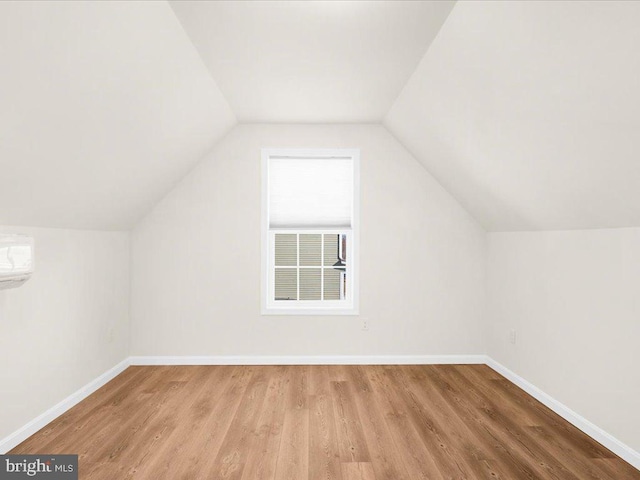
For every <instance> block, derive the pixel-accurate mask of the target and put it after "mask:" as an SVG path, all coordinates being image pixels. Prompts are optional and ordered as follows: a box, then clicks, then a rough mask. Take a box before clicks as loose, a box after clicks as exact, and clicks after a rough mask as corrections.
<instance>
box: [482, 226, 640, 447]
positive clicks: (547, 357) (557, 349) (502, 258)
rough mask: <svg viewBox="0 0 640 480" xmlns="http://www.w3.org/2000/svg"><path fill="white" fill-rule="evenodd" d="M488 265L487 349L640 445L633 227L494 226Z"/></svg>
mask: <svg viewBox="0 0 640 480" xmlns="http://www.w3.org/2000/svg"><path fill="white" fill-rule="evenodd" d="M487 272H488V273H487V276H488V284H487V289H488V290H487V293H488V300H487V302H488V305H487V313H488V315H487V320H488V325H487V327H488V338H487V342H488V353H489V355H490V356H491V357H493V358H494V359H495V360H497V361H498V362H500V363H502V364H503V365H505V366H506V367H508V368H509V369H511V370H513V371H514V372H515V373H517V374H518V375H520V376H522V377H524V378H525V379H526V380H528V381H529V382H531V383H533V384H534V385H536V386H537V387H539V388H541V389H542V390H543V391H545V392H546V393H548V394H550V395H551V396H553V397H554V398H555V399H557V400H559V401H560V402H562V403H564V404H565V405H567V406H568V407H569V408H571V409H573V410H574V411H576V412H577V413H578V414H580V415H582V416H583V417H585V418H587V419H588V420H590V421H591V422H593V423H594V424H596V425H597V426H599V427H600V428H602V429H604V430H605V431H607V432H608V433H610V434H612V435H613V436H614V437H616V438H618V439H619V440H620V441H622V442H624V443H626V444H627V445H629V446H630V447H631V448H634V449H635V450H636V451H640V409H639V408H638V400H639V399H640V348H639V346H638V341H639V340H640V229H638V228H632V229H615V230H614V229H612V230H583V231H560V232H534V233H492V234H489V235H488V264H487ZM512 328H513V329H516V331H517V342H516V344H515V345H513V344H510V343H509V341H508V332H509V329H512Z"/></svg>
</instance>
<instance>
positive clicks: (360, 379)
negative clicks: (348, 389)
mask: <svg viewBox="0 0 640 480" xmlns="http://www.w3.org/2000/svg"><path fill="white" fill-rule="evenodd" d="M345 368H346V370H347V376H348V378H349V379H350V380H351V382H352V385H353V386H354V390H355V391H354V393H355V394H354V399H355V403H356V407H357V408H358V415H359V417H360V420H361V422H362V429H363V432H364V435H365V439H366V442H367V446H368V449H369V455H370V457H371V464H372V466H373V470H374V472H375V474H376V478H377V479H378V480H403V479H407V480H408V479H409V476H408V474H407V470H406V468H405V465H404V463H403V462H401V461H400V455H399V453H398V450H397V448H396V444H395V442H394V441H393V437H392V436H391V432H390V431H389V427H388V425H387V422H386V420H385V418H384V416H383V415H382V413H381V412H380V407H379V405H378V403H377V402H376V400H375V394H374V392H373V390H372V388H371V385H370V384H369V379H368V378H367V375H366V374H365V372H364V368H363V367H361V366H357V365H354V366H348V367H345Z"/></svg>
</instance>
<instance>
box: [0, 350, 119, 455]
mask: <svg viewBox="0 0 640 480" xmlns="http://www.w3.org/2000/svg"><path fill="white" fill-rule="evenodd" d="M128 366H129V359H128V358H126V359H125V360H123V361H122V362H120V363H119V364H117V365H116V366H115V367H113V368H111V369H109V370H108V371H106V372H104V373H103V374H102V375H100V376H99V377H98V378H96V379H94V380H92V381H91V382H89V383H87V384H86V385H85V386H84V387H82V388H81V389H80V390H78V391H76V392H74V393H72V394H71V395H69V396H68V397H67V398H65V399H64V400H62V401H61V402H59V403H58V404H57V405H54V406H53V407H51V408H50V409H49V410H47V411H46V412H44V413H42V414H41V415H38V416H37V417H36V418H34V419H33V420H31V421H30V422H29V423H27V424H26V425H24V426H23V427H22V428H20V429H18V430H16V431H15V432H13V433H12V434H10V435H9V436H8V437H6V438H3V439H1V440H0V454H5V453H7V452H8V451H9V450H11V449H12V448H14V447H16V446H17V445H19V444H20V443H22V442H24V441H25V440H26V439H27V438H29V437H30V436H31V435H33V434H34V433H36V432H37V431H38V430H40V429H41V428H43V427H45V426H46V425H47V424H49V423H50V422H52V421H53V420H55V419H56V418H58V417H59V416H60V415H62V414H63V413H64V412H66V411H67V410H69V409H70V408H71V407H73V406H74V405H76V404H78V403H79V402H81V401H82V400H84V399H85V398H87V397H88V396H89V395H91V394H92V393H93V392H95V391H96V390H98V389H99V388H100V387H102V386H103V385H104V384H105V383H107V382H109V381H110V380H112V379H113V378H115V377H116V376H118V375H119V374H120V373H122V372H123V371H124V370H125V369H126V368H127V367H128Z"/></svg>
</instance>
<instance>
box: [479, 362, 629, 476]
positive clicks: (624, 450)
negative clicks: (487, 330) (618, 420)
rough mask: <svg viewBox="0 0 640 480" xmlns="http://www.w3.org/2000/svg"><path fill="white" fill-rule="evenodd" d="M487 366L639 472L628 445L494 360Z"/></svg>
mask: <svg viewBox="0 0 640 480" xmlns="http://www.w3.org/2000/svg"><path fill="white" fill-rule="evenodd" d="M487 365H488V366H489V367H491V368H492V369H494V370H495V371H496V372H498V373H499V374H500V375H502V376H503V377H505V378H506V379H507V380H509V381H510V382H512V383H514V384H515V385H517V386H518V387H520V388H521V389H522V390H524V391H525V392H527V393H528V394H529V395H531V396H532V397H534V398H535V399H536V400H538V401H539V402H541V403H543V404H544V405H546V406H547V407H549V408H550V409H551V410H553V411H554V412H555V413H557V414H558V415H560V416H561V417H562V418H564V419H565V420H566V421H568V422H569V423H571V424H572V425H574V426H576V427H577V428H579V429H580V430H582V431H583V432H584V433H586V434H587V435H589V436H590V437H591V438H593V439H594V440H595V441H597V442H599V443H601V444H602V445H604V446H605V447H606V448H608V449H609V450H611V451H612V452H613V453H615V454H616V455H618V456H619V457H620V458H622V459H624V460H625V461H627V462H629V463H630V464H631V465H633V466H634V467H635V468H637V469H638V470H640V453H638V452H636V451H635V450H633V449H632V448H631V447H629V446H628V445H625V444H624V443H622V442H621V441H620V440H618V439H617V438H615V437H613V436H612V435H610V434H609V433H607V432H605V431H604V430H603V429H601V428H600V427H598V426H597V425H594V424H593V423H591V422H590V421H589V420H587V419H586V418H584V417H582V416H581V415H578V414H577V413H576V412H574V411H573V410H571V409H570V408H569V407H567V406H566V405H564V404H563V403H560V402H559V401H558V400H556V399H555V398H553V397H552V396H551V395H549V394H547V393H545V392H543V391H542V390H540V389H539V388H538V387H536V386H535V385H533V384H531V383H529V382H528V381H526V380H525V379H524V378H522V377H521V376H519V375H517V374H516V373H514V372H512V371H511V370H509V369H508V368H507V367H505V366H504V365H502V364H500V363H498V362H496V361H495V360H494V359H492V358H490V357H487Z"/></svg>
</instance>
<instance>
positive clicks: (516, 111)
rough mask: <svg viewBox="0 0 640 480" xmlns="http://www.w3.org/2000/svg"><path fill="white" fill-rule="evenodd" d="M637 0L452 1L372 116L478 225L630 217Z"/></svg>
mask: <svg viewBox="0 0 640 480" xmlns="http://www.w3.org/2000/svg"><path fill="white" fill-rule="evenodd" d="M639 23H640V3H638V2H459V3H457V4H456V6H455V7H454V9H453V10H452V12H451V14H450V15H449V17H448V19H447V21H446V23H445V24H444V26H443V28H442V29H441V30H440V33H439V34H438V36H437V37H436V39H435V40H434V42H433V44H432V45H431V47H430V48H429V50H428V52H427V54H426V55H425V56H424V58H423V59H422V61H421V63H420V65H419V66H418V68H417V70H416V72H415V73H414V74H413V76H412V78H411V80H410V81H409V82H408V84H407V86H406V87H405V89H404V90H403V92H402V93H401V95H400V96H399V97H398V99H397V100H396V102H395V103H394V105H393V107H392V108H391V110H390V111H389V113H388V115H387V116H386V117H385V120H384V124H385V125H386V126H387V127H388V128H389V129H390V130H391V131H392V132H393V133H394V135H395V136H396V137H397V138H398V139H399V140H400V141H401V142H402V143H404V144H405V146H406V147H407V148H408V149H409V150H410V151H411V152H412V153H413V154H414V155H415V156H416V157H417V158H418V159H419V160H420V161H421V162H422V163H423V165H424V166H425V167H426V168H427V169H428V170H429V171H430V172H431V173H432V174H433V175H434V176H435V177H436V178H438V179H439V180H440V182H442V184H443V185H444V186H445V187H446V188H447V189H448V190H449V191H450V192H451V193H452V194H453V195H454V196H456V198H458V199H459V200H460V202H461V203H462V204H463V205H464V206H465V207H466V208H467V209H468V210H469V211H470V212H471V213H472V214H473V215H474V216H475V217H476V218H477V219H478V220H479V221H480V222H481V223H482V225H483V226H484V227H485V228H486V229H487V230H489V231H510V230H558V229H579V228H609V227H628V226H638V225H640V188H639V187H640V162H638V161H637V152H638V151H639V150H640V137H639V136H638V134H637V132H638V131H639V130H640V116H638V114H637V112H638V110H639V109H640V90H639V89H638V81H639V80H640V79H639V74H640V54H639V53H638V48H637V46H638V45H640V29H638V28H637V26H638V24H639Z"/></svg>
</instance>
